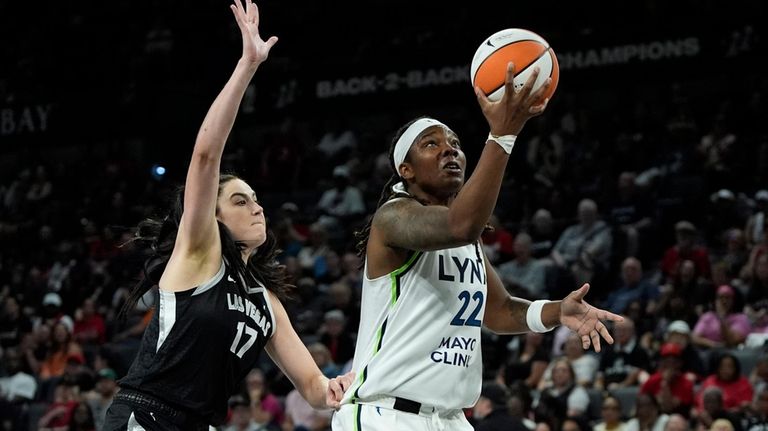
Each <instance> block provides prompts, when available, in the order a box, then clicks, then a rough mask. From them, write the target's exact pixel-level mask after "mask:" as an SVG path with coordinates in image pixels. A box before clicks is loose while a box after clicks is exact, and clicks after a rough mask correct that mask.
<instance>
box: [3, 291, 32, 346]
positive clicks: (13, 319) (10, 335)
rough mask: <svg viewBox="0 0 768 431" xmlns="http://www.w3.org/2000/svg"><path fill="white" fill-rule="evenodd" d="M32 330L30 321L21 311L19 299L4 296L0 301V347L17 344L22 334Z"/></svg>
mask: <svg viewBox="0 0 768 431" xmlns="http://www.w3.org/2000/svg"><path fill="white" fill-rule="evenodd" d="M30 331H32V322H30V320H29V318H27V317H26V316H25V315H23V314H22V313H21V307H20V306H19V301H18V300H17V299H16V298H15V297H14V296H6V297H5V298H4V299H3V300H2V301H0V348H3V349H5V348H8V347H12V346H18V345H19V344H20V343H21V338H22V336H23V335H24V334H26V333H28V332H30Z"/></svg>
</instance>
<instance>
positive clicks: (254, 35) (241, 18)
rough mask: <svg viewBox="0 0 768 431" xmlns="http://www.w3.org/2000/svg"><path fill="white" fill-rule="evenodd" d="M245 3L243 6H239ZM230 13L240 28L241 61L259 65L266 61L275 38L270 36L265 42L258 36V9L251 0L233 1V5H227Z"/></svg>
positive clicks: (275, 41)
mask: <svg viewBox="0 0 768 431" xmlns="http://www.w3.org/2000/svg"><path fill="white" fill-rule="evenodd" d="M241 1H245V6H243V5H242V4H241ZM229 8H230V9H232V13H233V14H235V20H237V26H238V27H240V33H241V34H242V35H243V57H242V59H243V60H245V61H247V62H250V63H254V64H256V65H258V64H261V63H262V62H264V60H266V59H267V55H269V50H270V49H271V48H272V46H274V45H275V43H277V37H276V36H272V37H270V38H269V39H268V40H267V41H266V42H264V40H263V39H262V38H261V36H260V35H259V8H258V6H256V4H255V3H253V2H252V1H251V0H234V4H231V5H229Z"/></svg>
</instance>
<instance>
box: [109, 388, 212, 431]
mask: <svg viewBox="0 0 768 431" xmlns="http://www.w3.org/2000/svg"><path fill="white" fill-rule="evenodd" d="M102 430H104V431H144V430H146V431H166V430H167V431H177V430H178V431H182V430H192V431H208V430H209V426H208V423H207V422H206V421H203V420H201V419H200V418H196V417H193V416H192V415H191V414H189V413H185V412H183V411H181V410H178V409H175V408H172V407H170V406H168V405H167V404H164V403H162V402H161V401H159V400H156V399H154V398H151V397H149V396H147V395H144V394H142V393H140V392H135V391H129V390H125V389H124V390H121V391H120V392H118V393H117V395H115V399H114V401H112V405H111V406H109V409H107V414H106V418H105V419H104V427H103V428H102Z"/></svg>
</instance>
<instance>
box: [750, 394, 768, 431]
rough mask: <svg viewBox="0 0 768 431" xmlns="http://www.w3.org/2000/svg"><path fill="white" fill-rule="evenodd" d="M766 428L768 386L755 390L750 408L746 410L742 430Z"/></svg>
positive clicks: (767, 423) (767, 420) (762, 430)
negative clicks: (754, 396)
mask: <svg viewBox="0 0 768 431" xmlns="http://www.w3.org/2000/svg"><path fill="white" fill-rule="evenodd" d="M766 430H768V388H763V389H762V390H760V391H757V396H756V398H755V401H754V403H753V405H752V409H751V410H748V411H747V414H746V418H745V420H744V431H766Z"/></svg>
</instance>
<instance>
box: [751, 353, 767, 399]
mask: <svg viewBox="0 0 768 431" xmlns="http://www.w3.org/2000/svg"><path fill="white" fill-rule="evenodd" d="M749 384H751V385H752V389H753V390H754V392H755V399H757V396H758V395H759V394H760V392H762V391H763V390H765V389H768V354H767V353H762V354H761V355H760V356H759V357H758V358H757V361H756V362H755V367H754V368H753V369H752V372H751V373H750V375H749Z"/></svg>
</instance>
